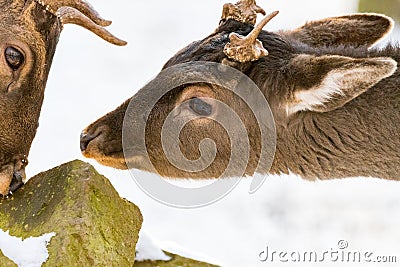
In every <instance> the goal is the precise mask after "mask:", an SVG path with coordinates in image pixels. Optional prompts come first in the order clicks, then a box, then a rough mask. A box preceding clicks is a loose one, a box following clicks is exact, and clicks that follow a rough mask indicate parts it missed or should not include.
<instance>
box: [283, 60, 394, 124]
mask: <svg viewBox="0 0 400 267" xmlns="http://www.w3.org/2000/svg"><path fill="white" fill-rule="evenodd" d="M368 61H371V62H372V63H374V64H373V65H370V66H368V65H366V66H360V67H355V68H350V69H337V70H334V71H330V72H329V73H328V74H327V75H326V76H325V78H324V79H323V80H322V82H321V83H320V84H319V85H316V86H314V87H312V88H310V89H307V90H298V91H297V92H295V93H294V101H293V102H291V103H288V104H287V105H286V114H287V116H289V115H291V114H293V113H296V112H299V111H304V110H314V111H315V110H318V108H317V107H318V106H319V107H324V106H325V105H326V104H327V103H328V102H329V101H331V100H332V99H334V98H335V97H338V98H341V97H346V95H347V97H346V98H348V99H347V101H346V102H348V101H350V100H351V99H353V98H355V97H357V96H358V95H360V94H362V93H363V92H365V91H366V90H367V89H368V88H370V87H372V86H374V85H375V84H377V83H378V82H379V81H381V80H382V79H385V78H387V77H390V76H391V75H393V73H394V72H395V71H396V70H397V62H396V61H395V60H393V59H392V58H374V59H370V60H367V61H366V62H368ZM354 88H356V90H354ZM352 91H353V92H352ZM349 93H350V94H349Z"/></svg>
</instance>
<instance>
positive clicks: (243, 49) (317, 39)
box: [81, 1, 397, 178]
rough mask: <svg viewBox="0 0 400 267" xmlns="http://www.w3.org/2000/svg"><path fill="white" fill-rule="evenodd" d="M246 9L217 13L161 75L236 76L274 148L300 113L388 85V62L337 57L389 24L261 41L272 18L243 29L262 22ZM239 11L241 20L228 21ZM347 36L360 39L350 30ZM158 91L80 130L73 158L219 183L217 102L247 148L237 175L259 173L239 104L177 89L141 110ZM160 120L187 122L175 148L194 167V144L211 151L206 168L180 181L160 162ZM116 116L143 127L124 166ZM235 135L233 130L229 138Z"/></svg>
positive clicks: (339, 25) (348, 23)
mask: <svg viewBox="0 0 400 267" xmlns="http://www.w3.org/2000/svg"><path fill="white" fill-rule="evenodd" d="M253 2H254V1H241V2H239V3H238V4H237V5H236V6H232V5H228V6H225V7H224V15H223V19H222V22H221V24H220V26H219V27H218V29H217V30H216V31H215V32H214V33H213V34H212V35H210V36H208V37H207V38H205V39H203V40H201V41H197V42H194V43H192V44H190V45H189V46H187V47H186V48H184V49H183V50H181V51H180V52H178V53H177V54H176V55H175V56H174V57H173V58H171V59H170V60H169V61H168V62H167V63H166V64H165V66H164V69H168V68H169V67H172V66H176V65H178V64H181V63H187V62H195V61H208V62H216V63H221V64H222V65H229V66H232V67H234V68H236V69H237V70H239V71H241V72H242V73H243V74H244V75H246V76H248V77H250V79H252V80H253V81H254V82H255V83H256V84H257V85H258V87H259V88H260V90H261V92H262V94H263V96H264V97H265V98H266V99H267V100H268V102H269V105H270V107H271V110H272V113H273V115H274V117H275V121H276V124H277V125H278V127H277V135H278V139H279V138H280V137H282V136H284V135H285V131H286V128H288V125H290V124H295V123H298V119H299V117H302V116H304V114H303V113H302V112H303V111H307V112H308V113H307V114H314V115H315V116H319V114H328V113H330V112H333V111H335V110H337V109H340V108H341V107H343V106H344V105H345V104H346V103H348V102H349V101H351V100H352V99H354V98H357V97H358V96H359V95H361V94H362V93H364V92H365V91H366V90H368V89H369V88H371V87H372V86H374V85H375V84H377V83H378V82H379V81H381V80H382V79H384V78H386V77H388V76H390V75H392V74H393V73H394V71H395V70H396V68H397V63H396V62H395V61H394V60H392V59H390V58H384V57H382V58H380V57H377V58H373V59H368V58H362V57H361V56H359V57H358V58H355V57H350V56H349V55H347V54H346V52H345V51H349V50H351V51H354V50H357V53H359V54H360V55H366V53H367V48H368V47H369V46H371V45H372V44H374V43H375V42H376V41H378V40H379V39H380V38H382V36H384V35H386V34H387V33H388V32H389V31H390V29H391V28H392V20H391V19H389V18H387V17H385V16H380V15H367V14H361V15H350V16H344V17H337V18H331V19H325V20H321V21H316V22H311V23H308V24H306V25H304V26H302V27H300V28H298V29H296V30H294V31H287V32H278V33H271V32H266V31H261V29H262V27H264V25H265V24H266V23H267V22H268V21H269V20H270V19H271V18H272V17H273V16H275V15H276V13H272V14H271V15H270V16H268V17H266V18H265V19H264V20H263V21H262V22H261V23H260V24H259V25H257V26H255V27H253V26H252V25H251V22H252V21H253V19H254V12H261V13H262V9H261V10H260V8H259V7H257V6H254V5H253V6H252V5H250V6H249V5H247V4H249V3H250V4H251V3H253ZM253 4H255V3H253ZM243 6H244V8H245V10H246V12H243V11H241V12H239V11H238V10H237V9H238V8H243ZM232 10H233V11H232ZM247 11H250V14H251V15H250V16H248V17H246V18H244V19H239V18H238V16H239V17H240V16H242V15H243V14H245V13H247ZM252 12H253V13H252ZM357 27H361V28H362V29H363V30H361V31H360V30H357ZM371 32H373V33H374V34H371ZM350 33H353V34H350ZM244 36H247V37H244ZM321 40H322V41H321ZM338 47H341V48H343V49H342V50H341V51H342V52H341V54H340V55H339V54H335V52H336V51H338V50H340V49H338ZM345 47H347V50H346V49H345ZM343 51H344V52H343ZM348 54H349V53H348ZM192 71H193V70H192ZM187 73H190V70H188V71H187ZM188 75H189V74H188ZM173 78H174V77H171V79H173ZM162 90H163V88H156V87H152V89H151V90H149V88H147V87H145V88H143V89H142V90H140V91H139V92H138V93H137V94H136V95H135V96H134V97H133V98H132V99H129V100H128V101H126V102H125V103H124V104H123V105H122V106H120V107H119V108H117V109H116V110H115V111H113V112H111V113H109V114H107V115H106V116H104V117H102V118H100V119H99V120H98V121H96V122H94V123H93V124H91V125H90V126H89V127H87V128H86V129H85V130H84V132H83V133H82V135H81V150H82V152H83V155H85V156H86V157H91V158H95V159H96V160H97V161H98V162H99V163H101V164H104V165H107V166H111V167H115V168H120V169H126V168H127V163H128V165H129V167H134V168H137V169H142V170H145V171H151V172H157V173H158V174H160V175H162V176H166V177H193V178H203V177H206V178H209V177H220V175H221V172H223V171H224V169H225V167H226V166H227V165H228V161H229V159H230V154H231V143H230V139H229V136H228V134H227V132H226V129H224V127H221V125H219V124H218V123H217V122H216V121H217V120H216V118H218V116H219V115H221V114H220V109H219V105H218V102H223V103H225V104H227V105H229V107H230V108H231V109H232V110H234V111H235V113H236V114H237V115H238V117H239V118H240V119H241V121H242V122H243V123H242V124H243V125H244V128H245V130H246V133H247V137H248V140H249V143H250V147H251V149H250V155H249V160H248V162H247V167H246V171H245V173H244V174H245V175H251V174H253V172H254V170H255V168H256V166H257V164H259V162H258V159H259V157H260V147H261V141H260V140H261V137H260V128H259V125H258V124H257V122H256V120H255V118H254V116H253V114H252V111H251V109H249V107H248V106H247V105H246V103H243V101H241V99H240V97H238V96H237V95H235V94H233V93H232V92H230V91H229V90H226V89H225V88H223V87H219V86H215V85H213V84H205V83H195V84H185V85H183V86H180V87H177V88H174V89H173V90H171V91H169V92H168V93H167V94H165V95H164V96H163V97H162V98H161V99H160V100H159V101H158V102H157V104H156V105H155V106H152V107H151V109H150V110H149V109H148V106H149V103H151V101H149V100H150V99H152V98H154V96H155V95H158V94H159V91H162ZM250 94H251V92H250ZM127 110H129V112H126V111H127ZM300 113H301V114H300ZM169 114H173V115H172V116H173V117H174V118H175V119H176V120H185V118H187V117H191V116H194V117H195V119H193V120H190V121H189V122H188V123H186V124H185V126H184V127H183V128H182V129H181V131H180V132H179V137H178V139H179V142H177V146H179V150H180V151H181V152H182V154H183V155H184V156H185V157H186V158H187V159H190V160H192V161H195V160H197V159H199V158H201V156H202V151H201V145H200V144H201V142H202V140H205V139H207V138H209V139H212V140H213V141H214V143H215V146H216V153H215V154H216V155H215V160H214V161H213V162H212V164H210V165H209V166H208V167H207V168H206V169H204V170H203V171H201V172H195V173H194V172H187V171H182V170H181V169H179V168H176V167H175V166H174V164H171V162H170V160H168V159H167V157H166V155H165V154H166V153H165V148H164V147H163V145H162V141H161V139H162V127H163V124H164V122H165V121H166V119H167V118H168V116H170V115H169ZM125 116H127V117H128V119H129V120H131V121H132V122H137V123H142V122H143V121H145V123H146V133H145V140H137V143H140V142H145V149H144V150H145V151H144V150H143V149H142V148H143V147H142V148H139V147H140V146H137V147H136V148H135V146H133V147H130V148H129V149H131V150H133V151H132V153H131V151H130V153H128V154H129V156H128V157H124V153H123V146H122V132H123V130H122V129H123V127H124V124H123V121H124V117H125ZM312 116H313V115H312ZM322 116H323V115H322ZM233 125H234V123H233ZM130 130H131V131H132V136H141V135H140V133H139V132H137V133H136V132H135V129H134V127H133V128H132V129H130ZM236 130H237V129H233V131H234V132H235V133H236V132H237V131H236ZM278 146H279V143H278ZM144 154H148V155H149V159H150V161H146V160H145V157H144V156H143V155H144ZM126 155H127V153H125V156H126ZM265 171H268V170H265ZM237 175H242V174H241V173H237Z"/></svg>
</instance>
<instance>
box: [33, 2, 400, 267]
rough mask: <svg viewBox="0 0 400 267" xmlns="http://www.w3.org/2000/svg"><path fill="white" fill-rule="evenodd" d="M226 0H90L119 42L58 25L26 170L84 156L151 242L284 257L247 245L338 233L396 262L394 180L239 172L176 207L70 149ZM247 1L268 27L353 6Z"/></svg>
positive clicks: (301, 241)
mask: <svg viewBox="0 0 400 267" xmlns="http://www.w3.org/2000/svg"><path fill="white" fill-rule="evenodd" d="M226 1H227V0H185V1H182V0H168V1H159V0H157V1H156V0H146V1H143V0H114V1H106V0H96V1H95V0H93V1H91V2H92V4H93V5H94V6H95V7H96V9H97V10H98V11H99V12H100V14H102V15H103V16H104V17H105V18H108V19H111V20H113V22H114V23H113V25H112V26H111V27H110V30H111V31H112V32H113V33H114V34H116V35H117V36H119V37H121V38H123V39H125V40H127V41H128V42H129V45H128V46H126V47H122V48H121V47H115V46H112V45H110V44H107V43H106V42H104V41H102V40H101V39H99V38H97V37H96V36H94V35H93V34H92V33H90V32H88V31H85V30H83V29H81V28H79V27H76V26H71V25H67V26H66V27H65V29H64V31H63V33H62V36H61V39H60V42H59V46H58V48H57V52H56V56H55V58H54V63H53V67H52V71H51V73H50V78H49V81H48V85H47V89H46V96H45V102H44V105H43V110H42V116H41V118H40V127H39V131H38V133H37V137H36V139H35V141H34V144H33V147H32V150H31V153H30V157H29V160H30V164H29V165H28V169H27V172H28V176H29V177H31V176H33V175H35V174H36V173H38V172H40V171H44V170H47V169H49V168H52V167H55V166H57V165H59V164H61V163H64V162H67V161H69V160H73V159H76V158H79V159H82V160H85V161H89V162H90V163H91V164H93V165H94V166H95V167H96V168H97V170H98V171H99V172H100V173H102V174H104V175H105V176H107V177H108V178H109V179H110V180H111V182H112V183H113V185H114V186H115V187H116V189H117V190H118V191H119V193H120V195H121V196H122V197H125V198H127V199H129V200H130V201H132V202H134V203H135V204H137V205H138V206H139V207H140V209H141V211H142V213H143V215H144V229H145V231H146V232H147V233H149V234H150V236H151V237H152V238H153V239H154V240H155V241H156V242H157V243H158V244H159V245H160V246H161V247H162V248H164V249H168V250H170V251H172V252H174V251H182V250H186V251H189V252H191V254H192V255H193V254H196V255H195V256H196V257H197V258H198V259H205V260H210V261H212V262H214V263H217V264H221V265H223V266H266V265H269V266H291V265H292V264H291V263H286V264H278V263H274V264H271V263H269V264H267V263H262V262H260V261H259V260H258V255H259V253H260V252H261V251H262V250H263V249H264V248H265V247H266V246H267V245H268V246H269V247H270V248H271V249H275V250H279V249H283V250H288V251H294V250H296V249H300V250H302V251H309V250H311V251H321V252H322V251H325V250H328V251H329V250H330V249H331V248H333V249H337V243H338V241H339V240H346V241H348V242H349V248H350V249H352V250H355V251H358V250H362V251H365V250H367V251H372V252H376V254H381V255H396V253H397V256H398V260H399V261H400V253H399V250H398V248H399V247H400V231H399V230H398V228H399V225H400V194H399V192H400V191H399V190H400V183H395V182H388V181H381V180H378V179H365V178H364V179H346V180H338V181H327V182H315V183H311V182H306V181H302V180H301V179H300V178H298V177H295V176H282V177H269V178H268V179H267V181H266V182H265V184H264V185H263V187H262V188H261V189H260V190H259V191H258V192H257V193H256V194H255V195H249V194H248V193H247V192H248V189H249V185H250V180H242V182H241V183H240V185H239V186H238V187H237V188H236V189H235V190H234V191H233V192H232V193H231V194H230V195H228V196H227V197H226V198H224V199H223V200H221V201H220V202H218V203H216V204H214V205H212V206H209V207H205V208H201V209H195V210H181V209H175V208H170V207H167V206H164V205H162V204H159V203H158V202H156V201H154V200H152V199H150V198H149V197H148V196H147V195H146V194H144V193H142V192H141V191H140V190H139V189H138V187H137V186H136V184H135V183H134V181H133V180H132V178H131V177H130V174H129V172H127V171H116V170H113V169H111V168H106V167H102V166H100V165H99V164H96V162H94V161H92V160H87V159H84V158H83V157H82V156H81V154H80V151H79V134H80V132H81V131H82V129H84V128H85V127H86V126H87V125H88V124H89V123H91V122H93V121H94V120H96V119H97V118H99V117H100V116H102V115H104V114H105V113H107V112H109V111H111V110H114V109H115V108H116V107H117V106H118V105H120V104H121V103H122V102H123V101H124V100H125V99H127V98H129V97H130V96H132V95H133V94H134V93H135V92H136V91H137V90H138V89H139V88H140V87H141V86H143V85H144V84H146V82H147V81H149V80H150V79H152V77H154V76H155V75H156V74H157V73H158V72H159V71H160V69H161V67H162V66H163V64H164V63H165V62H166V61H167V60H168V59H169V58H170V57H171V56H173V54H174V53H175V52H177V51H178V50H180V49H181V48H182V47H184V46H186V45H187V44H189V43H190V42H192V41H194V40H197V39H201V38H204V37H205V36H207V35H208V34H210V33H211V32H212V31H214V29H215V28H216V27H217V25H218V22H219V19H220V15H221V10H222V5H223V4H224V3H225V2H226ZM372 2H375V3H378V4H375V5H372V4H371V3H372ZM389 2H390V3H391V5H392V6H388V7H389V10H390V11H393V12H394V13H393V15H397V13H396V12H399V10H400V9H399V7H400V4H399V1H395V0H393V1H389V0H385V1H370V0H367V1H363V4H361V8H362V9H363V11H365V10H368V11H374V9H376V10H375V11H377V12H378V11H379V12H384V10H382V9H381V7H383V6H384V4H383V3H385V5H386V4H387V3H389ZM258 4H259V5H261V6H262V7H264V8H265V9H266V10H267V11H273V10H280V11H281V13H280V14H279V16H278V17H277V18H275V19H274V20H273V21H272V22H271V23H270V24H269V25H268V30H277V29H290V28H294V27H298V26H300V25H302V24H303V23H304V22H306V21H307V20H312V19H318V18H324V17H328V16H338V15H343V14H347V13H352V12H356V11H357V9H358V6H359V3H358V1H357V0H336V1H320V0H303V1H298V0H285V1H276V0H275V1H266V0H259V1H258ZM366 4H367V5H366ZM369 4H371V5H369ZM385 13H387V12H385ZM121 227H123V226H121ZM299 266H304V264H299ZM321 266H329V264H327V263H324V264H323V265H321ZM360 266H361V265H360ZM379 266H385V265H383V264H382V265H379ZM391 266H394V265H391Z"/></svg>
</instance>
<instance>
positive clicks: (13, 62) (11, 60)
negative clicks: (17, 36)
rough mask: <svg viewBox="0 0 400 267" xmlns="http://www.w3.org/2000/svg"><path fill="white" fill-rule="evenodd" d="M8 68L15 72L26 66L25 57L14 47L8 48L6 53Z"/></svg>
mask: <svg viewBox="0 0 400 267" xmlns="http://www.w3.org/2000/svg"><path fill="white" fill-rule="evenodd" d="M4 55H5V58H6V61H7V64H8V66H10V68H12V69H13V70H18V69H19V68H20V67H21V66H22V64H24V61H25V57H24V55H23V54H22V52H20V51H19V50H18V49H16V48H14V47H11V46H9V47H7V48H6V51H5V52H4Z"/></svg>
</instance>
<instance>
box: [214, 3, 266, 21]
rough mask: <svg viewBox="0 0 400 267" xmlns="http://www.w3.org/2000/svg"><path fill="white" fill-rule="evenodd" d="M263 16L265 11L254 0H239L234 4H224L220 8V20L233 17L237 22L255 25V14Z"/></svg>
mask: <svg viewBox="0 0 400 267" xmlns="http://www.w3.org/2000/svg"><path fill="white" fill-rule="evenodd" d="M258 13H261V14H263V15H264V16H265V14H266V13H265V11H264V9H262V8H261V7H259V6H257V4H256V0H241V1H239V2H237V3H236V4H225V5H224V8H223V10H222V17H221V20H222V21H225V20H228V19H233V20H236V21H239V22H243V23H248V24H251V25H255V24H256V21H257V14H258Z"/></svg>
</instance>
